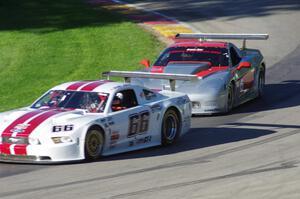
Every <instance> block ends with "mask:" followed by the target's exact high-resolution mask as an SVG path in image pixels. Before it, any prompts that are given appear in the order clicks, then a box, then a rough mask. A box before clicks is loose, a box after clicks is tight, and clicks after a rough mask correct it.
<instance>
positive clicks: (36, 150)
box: [0, 143, 84, 164]
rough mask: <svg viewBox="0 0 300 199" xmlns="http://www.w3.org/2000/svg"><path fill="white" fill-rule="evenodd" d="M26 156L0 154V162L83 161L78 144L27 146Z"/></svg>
mask: <svg viewBox="0 0 300 199" xmlns="http://www.w3.org/2000/svg"><path fill="white" fill-rule="evenodd" d="M26 151H27V153H26V154H12V153H10V154H8V153H2V152H0V162H17V163H36V164H49V163H63V162H73V161H80V160H83V159H84V157H83V156H82V155H81V154H80V147H79V145H78V144H77V143H63V144H57V145H51V146H44V145H27V147H26Z"/></svg>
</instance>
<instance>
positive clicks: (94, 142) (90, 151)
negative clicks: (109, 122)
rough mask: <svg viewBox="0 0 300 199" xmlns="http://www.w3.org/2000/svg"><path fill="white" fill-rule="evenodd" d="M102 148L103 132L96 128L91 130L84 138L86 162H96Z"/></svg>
mask: <svg viewBox="0 0 300 199" xmlns="http://www.w3.org/2000/svg"><path fill="white" fill-rule="evenodd" d="M103 146H104V136H103V132H102V131H101V130H100V129H98V128H91V129H89V130H88V132H87V134H86V136H85V142H84V155H85V160H86V161H95V160H98V159H99V158H100V157H101V155H102V150H103Z"/></svg>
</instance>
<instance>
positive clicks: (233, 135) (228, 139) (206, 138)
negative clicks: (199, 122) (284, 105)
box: [101, 126, 300, 161]
mask: <svg viewBox="0 0 300 199" xmlns="http://www.w3.org/2000/svg"><path fill="white" fill-rule="evenodd" d="M299 128H300V126H299ZM273 133H275V131H273V130H266V129H251V128H193V129H191V131H190V132H189V133H187V134H186V135H185V136H184V137H182V138H181V139H180V140H179V141H178V142H177V143H176V144H174V145H172V146H167V147H153V148H150V149H143V150H139V151H133V152H128V153H124V154H120V155H114V156H111V157H105V158H103V159H102V160H101V161H111V160H120V159H131V158H145V157H151V156H162V155H169V154H173V153H179V152H185V151H190V150H194V149H200V148H206V147H213V146H216V145H222V144H227V143H233V142H239V141H243V140H248V139H255V138H258V137H261V136H266V135H269V134H273Z"/></svg>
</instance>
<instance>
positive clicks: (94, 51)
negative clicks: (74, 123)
mask: <svg viewBox="0 0 300 199" xmlns="http://www.w3.org/2000/svg"><path fill="white" fill-rule="evenodd" d="M0 38H1V39H0V111H4V110H8V109H12V108H16V107H22V106H27V105H29V104H31V103H32V102H33V100H34V99H36V98H37V97H38V96H40V95H41V94H42V93H43V92H45V91H47V90H48V89H49V88H51V87H52V86H54V85H57V84H59V83H62V82H66V81H72V80H83V79H99V78H100V73H101V72H102V71H107V70H111V69H114V70H134V69H137V68H138V67H139V64H138V63H139V61H140V60H141V59H142V58H150V59H152V60H153V59H154V57H155V56H157V54H158V53H159V51H160V50H161V49H162V47H163V46H162V44H160V43H159V42H158V41H157V40H156V39H155V38H154V37H153V36H152V35H150V34H149V33H147V32H145V31H144V30H142V29H141V28H139V27H137V26H136V25H135V24H134V23H132V22H129V21H127V20H126V19H124V17H123V16H119V15H117V14H114V13H110V12H108V11H106V10H103V9H101V8H100V7H97V8H95V7H92V6H90V5H88V4H86V3H85V1H84V0H60V1H53V0H39V1H36V0H26V1H19V0H9V1H1V2H0Z"/></svg>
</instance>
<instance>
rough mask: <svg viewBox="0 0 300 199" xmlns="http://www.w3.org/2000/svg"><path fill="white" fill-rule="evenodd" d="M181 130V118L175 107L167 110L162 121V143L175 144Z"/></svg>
mask: <svg viewBox="0 0 300 199" xmlns="http://www.w3.org/2000/svg"><path fill="white" fill-rule="evenodd" d="M179 132H180V119H179V116H178V114H177V112H176V111H175V110H174V109H169V110H167V111H166V113H165V115H164V118H163V121H162V133H161V136H162V144H163V145H171V144H173V143H174V142H175V141H176V139H177V137H178V135H179Z"/></svg>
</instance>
